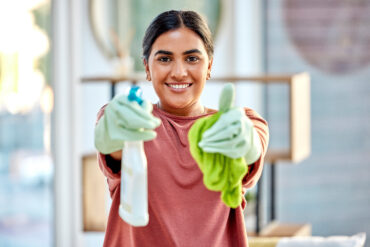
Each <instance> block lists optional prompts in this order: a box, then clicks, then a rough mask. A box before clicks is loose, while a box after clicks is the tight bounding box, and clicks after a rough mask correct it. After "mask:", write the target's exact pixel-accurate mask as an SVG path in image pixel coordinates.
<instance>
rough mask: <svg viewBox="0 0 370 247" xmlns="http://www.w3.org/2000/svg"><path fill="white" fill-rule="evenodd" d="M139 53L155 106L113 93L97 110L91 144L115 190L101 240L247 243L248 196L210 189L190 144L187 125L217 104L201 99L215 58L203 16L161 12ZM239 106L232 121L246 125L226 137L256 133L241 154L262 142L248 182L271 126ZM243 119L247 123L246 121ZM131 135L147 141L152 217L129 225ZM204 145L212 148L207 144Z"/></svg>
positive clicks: (247, 182) (258, 167) (248, 182)
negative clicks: (230, 201)
mask: <svg viewBox="0 0 370 247" xmlns="http://www.w3.org/2000/svg"><path fill="white" fill-rule="evenodd" d="M143 55H144V56H143V62H144V65H145V71H146V74H147V80H149V81H151V82H152V84H153V87H154V89H155V91H156V94H157V95H158V98H159V102H158V103H157V104H156V105H153V106H152V105H151V104H150V103H148V102H146V101H144V103H143V104H142V106H139V105H138V104H136V103H132V102H129V101H128V100H127V98H126V97H125V96H117V97H115V98H114V99H113V100H112V101H111V102H110V103H109V104H108V105H107V106H106V107H103V108H102V110H101V111H100V112H99V114H98V119H99V120H98V123H97V126H96V129H95V146H96V148H97V150H99V151H100V153H99V155H98V156H99V165H100V168H101V170H102V171H103V173H104V175H105V176H106V177H107V180H108V185H109V190H110V194H111V197H112V206H111V209H110V213H109V218H108V224H107V229H106V235H105V241H104V246H140V247H142V246H161V247H162V246H163V247H165V246H222V247H225V246H247V238H246V231H245V225H244V218H243V209H244V207H245V201H243V203H242V205H240V206H239V207H237V208H236V209H231V208H229V207H227V206H225V204H224V203H222V201H221V199H220V193H219V192H214V191H210V190H207V189H206V188H205V186H204V184H203V180H202V177H203V175H202V173H201V171H200V170H199V167H198V165H197V164H196V162H195V161H194V159H193V157H192V156H191V154H190V151H189V143H188V132H189V129H190V128H191V126H192V125H193V123H194V122H195V121H196V120H197V119H199V118H201V117H204V116H209V115H212V114H214V113H215V112H216V110H212V109H208V108H206V107H204V106H203V105H202V104H201V102H200V100H199V98H200V96H201V93H202V91H203V88H204V85H205V83H206V80H207V79H209V78H210V72H211V68H212V61H213V43H212V38H211V33H210V31H209V28H208V26H207V24H206V23H205V21H204V20H203V19H202V18H201V17H200V16H199V15H198V14H197V13H195V12H192V11H168V12H164V13H162V14H160V15H159V16H157V17H156V18H155V19H154V20H153V21H152V23H151V24H150V26H149V27H148V29H147V31H146V34H145V37H144V40H143ZM235 109H236V108H235ZM237 110H238V109H236V110H235V111H237ZM239 110H240V109H239ZM242 112H243V114H242V115H243V116H239V115H238V114H233V116H236V117H235V118H236V119H233V120H232V121H233V122H235V123H238V124H239V126H243V128H240V129H242V130H243V131H238V132H237V134H235V133H234V135H233V136H232V137H230V138H231V139H230V140H231V141H232V138H234V137H235V136H236V135H239V137H242V138H243V137H244V136H243V135H246V136H247V135H249V136H251V133H252V134H253V133H257V134H255V135H256V136H257V138H256V139H255V141H254V143H253V142H252V143H250V142H249V143H248V145H244V147H243V149H244V150H245V152H244V151H243V153H241V154H240V156H243V155H246V154H247V153H251V151H253V152H254V150H259V151H258V152H259V153H258V157H257V159H255V160H254V161H253V162H252V164H250V166H249V172H248V174H247V175H246V176H245V177H244V179H243V186H244V188H245V189H247V188H250V187H252V186H254V185H255V183H256V182H257V180H258V179H259V177H260V175H261V172H262V167H263V158H264V154H265V152H266V148H267V143H268V128H267V123H266V122H265V121H264V120H263V119H262V118H261V117H260V116H259V115H258V114H257V113H255V112H254V111H253V110H251V109H248V108H245V109H243V111H242ZM248 121H249V122H250V123H252V124H251V125H244V123H245V122H248ZM226 127H227V126H225V128H221V129H227V128H226ZM221 131H222V130H221ZM239 139H240V138H239ZM131 140H144V141H145V143H144V149H145V153H146V156H147V161H148V201H149V202H148V203H149V206H148V207H149V209H148V210H149V224H148V225H147V226H145V227H132V226H130V225H128V224H126V223H125V222H124V221H123V220H122V219H121V218H120V217H119V215H118V207H119V203H120V186H119V184H120V165H121V161H120V160H121V150H122V146H123V144H122V143H123V142H124V141H131ZM256 140H257V141H256ZM229 143H230V142H229ZM238 145H239V144H238ZM239 146H240V145H239ZM202 148H203V149H204V151H207V150H210V152H217V150H216V151H215V150H214V149H212V145H211V144H210V145H208V144H207V143H206V144H205V145H203V146H202ZM225 150H228V147H226V146H225V147H224V149H222V148H221V149H220V150H219V152H220V153H223V154H224V155H226V156H230V157H233V155H232V154H231V153H228V152H227V151H225ZM256 152H257V151H255V153H256ZM240 196H241V197H242V195H240Z"/></svg>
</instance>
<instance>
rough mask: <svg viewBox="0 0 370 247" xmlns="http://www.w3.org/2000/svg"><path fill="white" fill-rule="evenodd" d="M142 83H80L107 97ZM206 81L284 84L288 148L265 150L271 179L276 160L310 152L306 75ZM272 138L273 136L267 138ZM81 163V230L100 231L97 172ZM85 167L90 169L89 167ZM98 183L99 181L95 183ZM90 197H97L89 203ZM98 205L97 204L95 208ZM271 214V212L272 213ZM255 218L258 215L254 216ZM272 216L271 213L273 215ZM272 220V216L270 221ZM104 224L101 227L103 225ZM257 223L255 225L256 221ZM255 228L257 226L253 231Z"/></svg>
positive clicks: (88, 160) (87, 160)
mask: <svg viewBox="0 0 370 247" xmlns="http://www.w3.org/2000/svg"><path fill="white" fill-rule="evenodd" d="M141 81H145V76H144V75H141V74H135V75H131V76H127V77H111V76H97V77H84V78H82V82H83V83H102V82H106V83H110V84H111V85H112V90H111V96H112V97H113V96H114V95H115V85H116V84H117V83H120V82H128V83H132V84H136V83H137V82H141ZM209 81H210V82H253V83H261V84H265V85H267V84H272V83H280V84H287V85H288V90H289V94H288V95H289V121H288V122H289V126H288V128H289V135H290V136H289V140H290V143H289V146H288V147H287V148H282V149H276V150H274V149H269V150H268V152H267V155H266V157H265V162H266V163H270V164H272V166H271V167H272V169H273V170H272V171H273V174H272V178H274V177H275V175H274V174H275V172H274V169H275V168H273V167H274V165H273V164H276V162H279V161H288V162H292V163H298V162H300V161H302V160H304V159H305V158H307V157H308V156H309V155H310V152H311V127H310V126H311V124H310V121H311V114H310V77H309V75H308V74H307V73H299V74H292V75H263V76H232V77H218V78H212V79H211V80H209ZM270 138H273V137H270ZM82 162H83V167H84V169H83V175H82V176H83V178H82V180H83V181H84V183H83V210H84V213H83V215H84V220H83V222H84V230H85V231H90V230H94V231H95V230H104V229H105V221H106V211H105V209H104V210H103V209H102V208H105V205H106V203H105V200H104V198H103V196H102V195H101V192H99V193H98V194H97V188H96V186H98V184H99V186H100V188H102V187H103V185H102V182H101V181H102V180H101V176H102V175H101V173H100V174H99V173H98V172H96V170H98V169H99V168H98V165H97V162H96V160H95V161H93V156H84V157H82ZM89 166H94V168H91V167H89ZM98 181H99V182H98ZM274 183H275V182H274V181H272V183H271V184H272V186H271V191H272V193H271V194H272V196H271V199H272V200H271V204H272V205H271V206H272V207H273V208H274V204H275V192H274V191H275V186H274ZM91 197H95V198H100V199H98V200H97V199H94V201H93V202H92V201H90V198H91ZM97 204H100V205H97ZM273 211H274V210H273ZM257 215H258V214H257ZM273 215H274V213H273ZM271 220H274V217H272V218H271ZM103 222H104V224H103ZM257 222H259V221H258V220H257ZM258 228H259V227H257V231H258V230H259V229H258Z"/></svg>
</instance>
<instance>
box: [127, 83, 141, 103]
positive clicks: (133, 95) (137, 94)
mask: <svg viewBox="0 0 370 247" xmlns="http://www.w3.org/2000/svg"><path fill="white" fill-rule="evenodd" d="M142 95H143V91H142V90H141V88H140V87H139V86H132V87H131V88H130V92H129V93H128V96H127V98H128V100H129V101H136V102H137V103H138V104H139V105H141V104H142V103H143V99H142Z"/></svg>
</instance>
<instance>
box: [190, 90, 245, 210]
mask: <svg viewBox="0 0 370 247" xmlns="http://www.w3.org/2000/svg"><path fill="white" fill-rule="evenodd" d="M234 97H235V89H234V86H233V85H232V84H231V83H228V84H226V85H225V87H224V88H223V90H222V93H221V97H220V100H219V112H217V113H216V114H214V115H212V116H208V117H204V118H200V119H198V120H197V121H196V122H195V123H194V124H193V126H192V127H191V129H190V131H189V134H188V139H189V144H190V153H191V155H192V156H193V158H194V160H195V161H196V162H197V164H198V166H199V168H200V170H201V171H202V173H203V182H204V185H205V186H206V187H207V188H208V189H209V190H212V191H220V192H221V199H222V201H223V202H224V203H225V204H226V205H227V206H229V207H231V208H236V207H238V206H239V205H240V203H241V202H242V179H243V177H244V176H245V174H246V173H247V172H248V166H247V163H246V161H245V158H244V155H245V153H244V154H241V155H240V157H238V158H231V157H229V156H226V155H224V154H221V153H219V152H213V153H210V152H204V150H203V149H202V148H201V147H200V146H199V145H198V144H199V143H200V142H201V141H202V138H203V133H204V132H206V131H207V130H208V129H210V128H211V127H212V126H213V125H214V124H215V123H217V121H218V120H219V119H220V117H221V116H222V115H223V114H226V113H227V112H228V111H229V110H230V109H236V108H233V107H232V105H233V101H234ZM224 129H225V130H226V131H229V130H227V128H224ZM230 131H231V132H235V131H234V130H230ZM230 131H229V132H230ZM231 134H232V135H235V133H234V134H233V133H231ZM221 136H222V134H221ZM237 146H240V145H239V144H238V145H237ZM225 148H228V147H225Z"/></svg>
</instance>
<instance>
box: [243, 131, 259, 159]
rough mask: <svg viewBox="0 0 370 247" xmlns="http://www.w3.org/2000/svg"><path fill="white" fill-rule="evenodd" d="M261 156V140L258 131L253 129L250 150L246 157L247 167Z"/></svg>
mask: <svg viewBox="0 0 370 247" xmlns="http://www.w3.org/2000/svg"><path fill="white" fill-rule="evenodd" d="M261 154H262V145H261V140H260V138H259V135H258V133H257V131H256V129H255V128H254V127H253V131H252V135H251V144H250V148H249V150H248V152H247V154H246V155H245V156H244V157H245V162H246V163H247V165H250V164H253V163H254V162H256V161H257V160H258V159H259V158H260V157H261Z"/></svg>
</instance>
